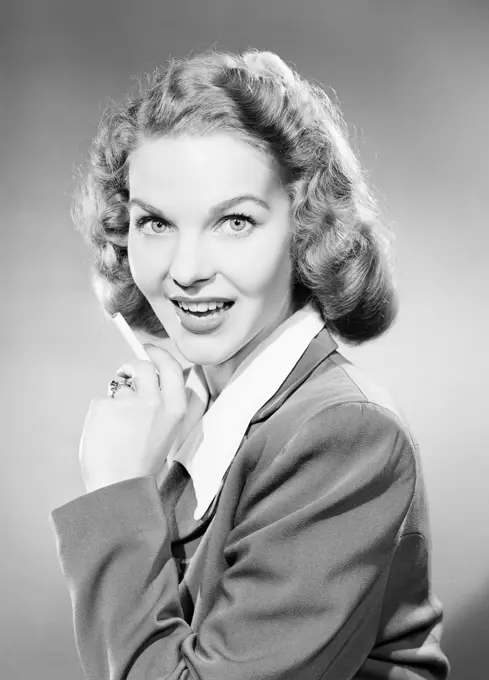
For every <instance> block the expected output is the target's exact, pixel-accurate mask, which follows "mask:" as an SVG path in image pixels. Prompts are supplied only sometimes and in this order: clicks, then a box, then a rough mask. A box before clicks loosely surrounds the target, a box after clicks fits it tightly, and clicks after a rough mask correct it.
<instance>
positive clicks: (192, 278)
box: [170, 239, 214, 287]
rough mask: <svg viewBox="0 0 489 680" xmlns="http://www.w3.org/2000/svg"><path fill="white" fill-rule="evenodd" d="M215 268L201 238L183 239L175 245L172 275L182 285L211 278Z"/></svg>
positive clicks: (171, 267) (189, 284)
mask: <svg viewBox="0 0 489 680" xmlns="http://www.w3.org/2000/svg"><path fill="white" fill-rule="evenodd" d="M213 273H214V272H213V269H212V265H211V261H210V258H209V256H208V253H207V249H206V248H205V246H204V244H203V243H202V241H201V240H200V239H192V240H189V239H181V240H180V242H179V243H178V244H177V245H176V246H175V250H174V251H173V254H172V259H171V263H170V276H171V278H172V279H173V280H174V281H175V282H176V283H178V284H179V285H181V286H184V287H188V286H191V285H192V284H194V283H196V282H197V281H202V280H207V279H210V278H211V277H212V275H213Z"/></svg>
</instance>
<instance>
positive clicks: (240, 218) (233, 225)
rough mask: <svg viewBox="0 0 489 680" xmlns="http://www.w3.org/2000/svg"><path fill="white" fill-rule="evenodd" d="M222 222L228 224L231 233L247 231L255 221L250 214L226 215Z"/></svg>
mask: <svg viewBox="0 0 489 680" xmlns="http://www.w3.org/2000/svg"><path fill="white" fill-rule="evenodd" d="M222 224H228V225H229V230H230V232H231V233H233V234H242V233H243V232H244V233H248V232H249V231H251V229H252V228H253V227H254V226H255V225H256V221H255V220H254V219H253V218H252V217H251V216H250V215H228V216H227V217H226V218H224V219H223V221H222Z"/></svg>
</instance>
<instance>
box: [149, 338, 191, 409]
mask: <svg viewBox="0 0 489 680" xmlns="http://www.w3.org/2000/svg"><path fill="white" fill-rule="evenodd" d="M144 349H145V350H146V351H147V353H148V355H149V356H150V358H151V361H152V362H153V364H154V365H155V367H156V370H157V371H158V373H159V375H160V387H159V389H160V392H161V397H162V399H163V403H164V405H165V408H166V409H168V410H171V411H172V412H174V413H179V412H181V413H185V411H186V405H187V404H186V395H185V381H184V378H183V369H182V367H181V365H180V364H179V363H178V361H177V360H176V359H175V357H173V356H172V355H171V354H170V352H168V351H167V350H165V349H163V348H162V347H156V346H155V345H151V344H145V345H144Z"/></svg>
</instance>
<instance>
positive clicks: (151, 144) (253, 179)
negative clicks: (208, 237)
mask: <svg viewBox="0 0 489 680" xmlns="http://www.w3.org/2000/svg"><path fill="white" fill-rule="evenodd" d="M276 180H277V177H276V173H275V171H274V168H273V165H272V162H271V160H270V159H269V158H268V157H267V156H266V154H265V153H263V152H261V151H259V150H258V149H256V148H254V147H253V146H251V144H248V143H246V142H244V141H242V140H240V139H238V138H236V137H234V136H232V135H230V134H224V133H220V134H212V135H207V136H198V137H197V136H190V135H185V136H178V137H161V138H158V139H146V140H144V141H143V142H142V143H141V144H140V145H139V146H138V148H137V149H136V150H135V151H134V152H133V153H132V154H131V157H130V159H129V188H130V192H131V195H132V194H134V193H138V195H139V193H140V192H141V191H144V193H145V194H148V193H150V192H151V193H156V194H159V193H161V192H162V191H164V193H165V194H170V195H172V194H173V195H175V194H177V195H178V194H180V193H181V192H183V193H185V192H188V191H192V192H197V193H205V194H209V192H210V193H211V194H215V195H219V194H220V193H222V191H223V190H225V193H229V191H231V192H235V193H236V192H237V194H247V193H258V194H263V195H264V197H265V195H268V197H270V192H271V191H272V190H273V188H274V185H275V184H276Z"/></svg>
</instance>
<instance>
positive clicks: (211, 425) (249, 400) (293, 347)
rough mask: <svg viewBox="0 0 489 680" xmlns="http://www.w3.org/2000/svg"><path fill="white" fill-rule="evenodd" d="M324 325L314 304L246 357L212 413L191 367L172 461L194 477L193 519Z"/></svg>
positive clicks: (204, 387)
mask: <svg viewBox="0 0 489 680" xmlns="http://www.w3.org/2000/svg"><path fill="white" fill-rule="evenodd" d="M323 326H324V320H323V319H322V317H321V315H320V314H319V312H318V311H317V310H316V309H315V308H314V307H313V306H312V304H310V303H309V304H307V305H306V306H305V307H303V308H302V309H300V310H299V311H297V312H295V314H293V315H292V316H290V317H289V318H288V319H286V321H284V322H283V323H282V324H281V325H280V326H278V327H277V328H276V329H275V330H274V331H273V332H272V333H271V334H270V335H269V336H268V337H267V338H266V339H265V340H264V341H263V342H262V343H260V345H258V346H257V347H256V348H255V349H254V350H253V352H251V353H250V354H249V355H248V356H247V357H246V359H245V360H244V361H243V362H242V363H241V364H240V365H239V367H238V368H237V369H236V371H235V373H234V374H233V376H232V377H231V380H230V381H229V383H228V384H227V385H226V387H225V388H224V389H223V390H222V392H221V394H220V395H219V397H218V398H217V399H216V401H215V402H214V403H213V404H212V405H211V406H210V408H209V409H208V410H207V411H206V409H207V405H208V403H209V394H208V390H207V384H206V381H205V377H204V374H203V371H202V367H201V366H196V365H195V366H193V367H192V368H191V370H190V373H189V375H188V377H187V381H186V383H185V387H186V390H188V402H187V403H188V410H187V414H186V416H185V419H184V421H183V423H182V427H181V430H180V434H179V437H178V439H177V441H176V442H175V445H174V446H173V449H172V451H171V452H170V454H169V455H168V463H169V464H170V465H171V464H172V463H173V461H175V460H176V461H178V462H180V463H181V464H182V465H184V466H185V468H186V469H187V471H188V473H189V474H190V476H191V478H192V483H193V485H194V490H195V495H196V498H197V508H196V510H195V513H194V519H196V520H199V519H201V517H203V515H204V514H205V512H206V511H207V509H208V508H209V506H210V504H211V503H212V501H213V499H214V498H215V496H216V494H217V492H218V491H219V487H220V485H221V482H222V479H223V477H224V475H225V473H226V470H227V469H228V467H229V465H230V464H231V461H232V460H233V458H234V456H235V454H236V452H237V450H238V448H239V446H240V444H241V441H242V439H243V436H244V434H245V432H246V430H247V429H248V425H249V423H250V422H251V420H252V418H253V416H254V415H255V413H257V411H258V410H259V409H260V408H261V407H262V406H263V405H264V404H266V402H267V401H268V400H269V399H270V398H271V397H272V396H273V395H274V394H275V393H276V392H277V390H278V389H279V387H280V386H281V385H282V383H283V382H284V380H285V379H286V378H287V376H288V375H289V373H290V372H291V371H292V369H293V368H294V366H295V365H296V363H297V362H298V361H299V359H300V358H301V356H302V355H303V354H304V352H305V351H306V349H307V347H308V345H309V344H310V342H311V340H312V339H313V338H314V337H315V336H316V335H317V334H318V333H319V331H320V330H321V329H322V328H323ZM237 405H239V406H237Z"/></svg>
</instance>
